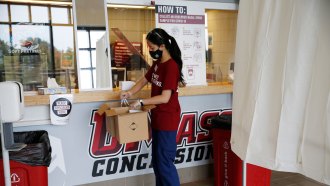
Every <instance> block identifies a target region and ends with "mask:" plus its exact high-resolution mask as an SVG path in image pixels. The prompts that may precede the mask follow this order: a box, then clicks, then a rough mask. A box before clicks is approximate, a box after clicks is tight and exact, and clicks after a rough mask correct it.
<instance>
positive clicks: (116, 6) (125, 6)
mask: <svg viewBox="0 0 330 186" xmlns="http://www.w3.org/2000/svg"><path fill="white" fill-rule="evenodd" d="M107 7H110V8H136V9H146V8H149V6H143V5H122V4H107Z"/></svg>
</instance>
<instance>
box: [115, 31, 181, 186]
mask: <svg viewBox="0 0 330 186" xmlns="http://www.w3.org/2000/svg"><path fill="white" fill-rule="evenodd" d="M146 39H147V44H148V47H149V53H150V56H151V57H152V58H153V59H154V60H155V62H154V64H153V65H152V66H151V67H150V69H149V71H148V72H147V73H146V74H145V76H144V77H143V78H142V79H141V80H139V81H138V82H137V83H136V85H135V86H134V87H133V88H131V89H130V90H129V91H126V92H122V93H121V98H122V99H125V98H129V97H131V96H132V95H133V94H135V93H137V92H138V91H139V90H141V88H142V87H144V86H145V85H146V84H147V83H148V82H150V83H151V84H152V86H151V97H150V98H147V99H143V100H142V99H139V100H138V101H136V102H134V103H133V104H131V107H134V108H136V107H139V106H143V105H156V106H157V107H156V108H154V109H152V110H151V128H152V164H153V169H154V172H155V176H156V185H157V186H163V185H164V186H179V185H180V181H179V176H178V172H177V170H176V167H175V166H174V159H175V156H176V134H177V129H178V126H179V122H180V113H181V108H180V104H179V100H178V85H179V84H182V85H185V82H184V79H183V74H182V59H181V51H180V48H179V46H178V44H177V42H176V40H175V39H174V38H173V37H172V36H170V35H169V34H168V33H167V32H166V31H164V30H163V29H160V28H155V29H154V30H152V31H150V32H149V33H148V35H147V37H146Z"/></svg>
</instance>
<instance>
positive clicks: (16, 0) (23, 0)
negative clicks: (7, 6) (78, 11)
mask: <svg viewBox="0 0 330 186" xmlns="http://www.w3.org/2000/svg"><path fill="white" fill-rule="evenodd" d="M2 1H4V2H14V3H31V4H33V3H35V4H52V5H72V3H71V2H68V1H34V0H2Z"/></svg>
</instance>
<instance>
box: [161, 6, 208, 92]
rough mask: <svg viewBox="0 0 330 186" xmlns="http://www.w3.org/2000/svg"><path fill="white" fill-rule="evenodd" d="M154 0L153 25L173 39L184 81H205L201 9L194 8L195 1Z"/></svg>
mask: <svg viewBox="0 0 330 186" xmlns="http://www.w3.org/2000/svg"><path fill="white" fill-rule="evenodd" d="M155 3H156V5H155V8H156V10H155V11H156V27H159V28H162V29H164V30H166V31H167V32H168V33H169V34H170V35H172V36H173V37H174V38H175V39H176V41H177V43H178V45H179V47H180V49H181V53H182V61H183V67H182V72H183V74H184V79H185V81H186V83H187V85H188V86H189V85H206V63H205V61H206V57H205V48H206V46H205V43H206V42H205V13H204V9H201V8H198V7H199V6H198V3H197V2H187V1H185V2H184V3H182V2H180V1H175V2H172V1H164V0H157V1H155ZM182 5H184V6H182ZM196 7H197V8H196Z"/></svg>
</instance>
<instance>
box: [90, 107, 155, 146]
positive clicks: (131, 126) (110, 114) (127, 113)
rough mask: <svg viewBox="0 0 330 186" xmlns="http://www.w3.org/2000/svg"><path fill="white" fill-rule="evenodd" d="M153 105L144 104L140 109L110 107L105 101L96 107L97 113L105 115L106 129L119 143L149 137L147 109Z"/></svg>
mask: <svg viewBox="0 0 330 186" xmlns="http://www.w3.org/2000/svg"><path fill="white" fill-rule="evenodd" d="M154 107H155V106H153V105H152V106H144V107H142V108H141V110H130V108H129V107H111V105H110V104H109V103H105V104H103V105H101V106H100V108H99V109H98V111H97V112H98V114H100V115H103V114H105V116H104V117H106V130H107V132H110V134H111V136H112V137H115V138H117V140H118V142H119V143H120V144H123V143H130V142H136V141H142V140H148V139H149V126H148V111H149V110H150V109H152V108H154Z"/></svg>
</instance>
